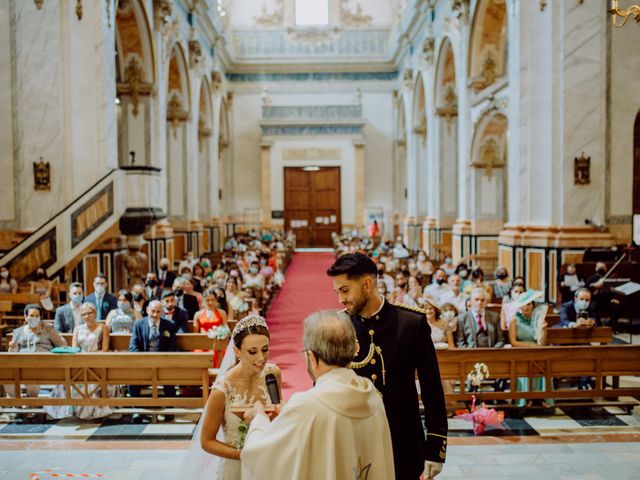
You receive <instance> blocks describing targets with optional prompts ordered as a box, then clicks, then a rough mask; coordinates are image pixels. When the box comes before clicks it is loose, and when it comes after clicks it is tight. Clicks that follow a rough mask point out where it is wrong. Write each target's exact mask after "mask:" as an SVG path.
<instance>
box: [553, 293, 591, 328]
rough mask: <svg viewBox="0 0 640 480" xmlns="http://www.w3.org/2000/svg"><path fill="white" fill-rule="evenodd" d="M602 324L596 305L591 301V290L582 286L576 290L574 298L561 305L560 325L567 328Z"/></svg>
mask: <svg viewBox="0 0 640 480" xmlns="http://www.w3.org/2000/svg"><path fill="white" fill-rule="evenodd" d="M596 325H598V326H599V325H600V319H599V318H598V313H597V310H596V306H595V305H594V304H593V302H592V301H591V291H590V290H589V289H588V288H585V287H582V288H579V289H578V290H576V293H575V294H574V297H573V300H571V301H569V302H565V303H563V304H562V305H560V326H561V327H566V328H591V327H594V326H596Z"/></svg>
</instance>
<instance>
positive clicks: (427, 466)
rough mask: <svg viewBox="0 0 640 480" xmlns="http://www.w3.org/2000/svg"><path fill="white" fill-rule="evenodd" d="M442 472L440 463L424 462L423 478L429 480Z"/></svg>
mask: <svg viewBox="0 0 640 480" xmlns="http://www.w3.org/2000/svg"><path fill="white" fill-rule="evenodd" d="M441 471H442V463H440V462H431V461H429V460H426V461H425V462H424V478H425V480H426V479H429V478H433V477H435V476H436V475H438V474H439V473H440V472H441Z"/></svg>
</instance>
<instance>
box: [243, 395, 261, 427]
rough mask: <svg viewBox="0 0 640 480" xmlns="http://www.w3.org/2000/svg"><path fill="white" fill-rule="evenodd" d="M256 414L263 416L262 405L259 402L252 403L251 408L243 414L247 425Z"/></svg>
mask: <svg viewBox="0 0 640 480" xmlns="http://www.w3.org/2000/svg"><path fill="white" fill-rule="evenodd" d="M258 414H263V415H264V405H263V404H262V402H261V401H259V400H258V401H257V402H256V403H254V405H253V407H251V408H250V409H249V410H247V411H246V412H245V413H244V419H245V421H246V422H247V423H250V422H251V420H253V419H254V418H255V416H256V415H258Z"/></svg>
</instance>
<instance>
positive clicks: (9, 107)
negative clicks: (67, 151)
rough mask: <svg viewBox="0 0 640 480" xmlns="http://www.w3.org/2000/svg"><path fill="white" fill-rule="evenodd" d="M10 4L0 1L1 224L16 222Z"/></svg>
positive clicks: (6, 0) (6, 1) (7, 1)
mask: <svg viewBox="0 0 640 480" xmlns="http://www.w3.org/2000/svg"><path fill="white" fill-rule="evenodd" d="M9 3H10V2H9V0H0V145H2V148H0V170H1V171H2V173H3V181H2V182H0V200H1V201H0V222H12V221H14V220H15V219H16V205H15V190H16V188H17V185H16V184H15V179H14V174H13V172H14V163H13V101H12V88H13V84H12V81H11V75H12V71H13V68H12V65H11V63H12V62H11V51H12V42H11V31H12V29H11V15H10V12H9ZM0 224H2V223H0Z"/></svg>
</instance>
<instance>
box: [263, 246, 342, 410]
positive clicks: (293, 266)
mask: <svg viewBox="0 0 640 480" xmlns="http://www.w3.org/2000/svg"><path fill="white" fill-rule="evenodd" d="M334 259H335V257H334V255H333V253H328V252H327V253H324V252H322V253H320V252H313V253H312V252H308V253H307V252H304V253H303V252H301V253H295V254H294V255H293V258H292V259H291V263H290V264H289V268H287V271H286V273H285V282H284V285H283V287H282V290H281V291H280V293H279V294H278V296H277V298H276V299H275V300H274V302H273V305H272V306H271V308H270V309H269V313H268V314H267V323H268V324H269V330H270V334H271V344H270V355H269V361H270V362H273V363H275V364H277V365H278V366H279V367H280V369H281V371H282V396H283V397H284V398H285V399H288V398H289V397H290V396H291V394H292V393H294V392H296V391H301V390H307V389H308V388H310V387H311V380H310V379H309V375H308V374H307V367H306V364H305V361H304V358H303V356H302V354H301V353H300V350H301V349H302V321H303V320H304V319H305V317H306V316H307V315H309V314H310V313H312V312H315V311H316V310H322V309H326V308H339V307H340V304H339V303H338V297H337V296H336V294H335V293H334V291H333V286H332V284H331V279H330V278H329V277H328V276H327V274H326V271H327V268H329V266H330V265H331V264H332V263H333V261H334Z"/></svg>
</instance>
